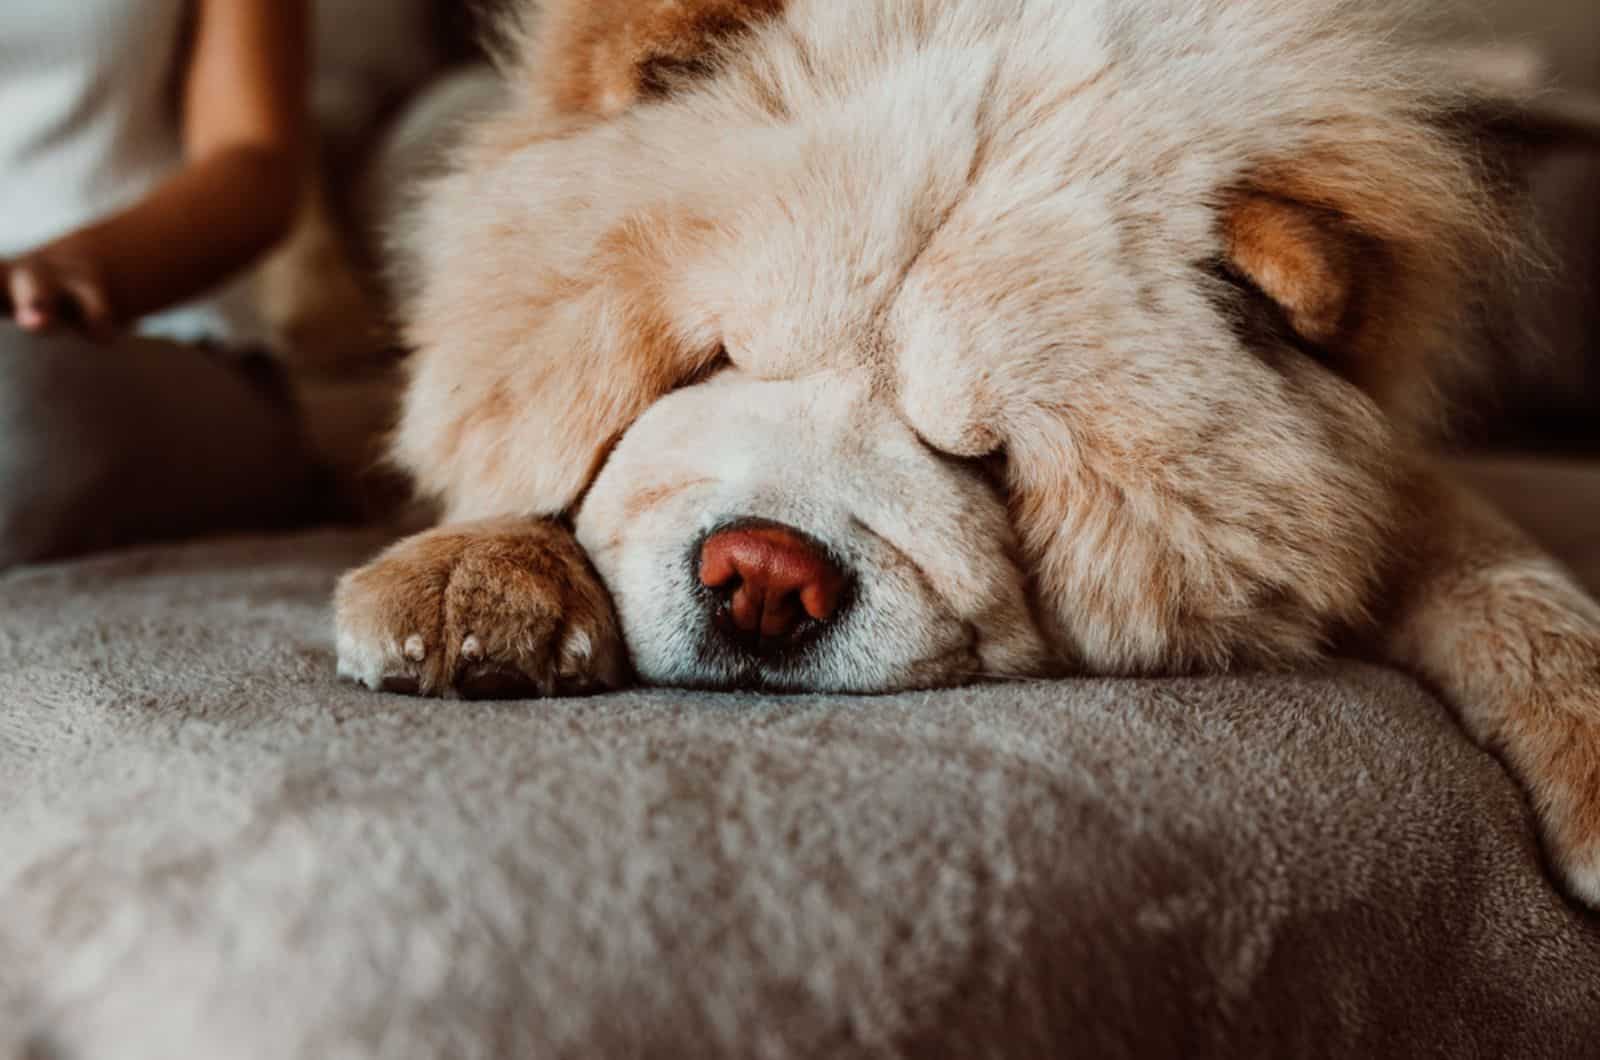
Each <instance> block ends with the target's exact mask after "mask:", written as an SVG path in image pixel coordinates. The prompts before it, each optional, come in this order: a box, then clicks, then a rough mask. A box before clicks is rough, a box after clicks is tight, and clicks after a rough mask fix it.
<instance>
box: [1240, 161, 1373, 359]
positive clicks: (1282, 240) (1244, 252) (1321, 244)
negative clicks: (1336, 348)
mask: <svg viewBox="0 0 1600 1060" xmlns="http://www.w3.org/2000/svg"><path fill="white" fill-rule="evenodd" d="M1225 235H1226V238H1227V254H1228V260H1229V261H1230V262H1231V263H1232V265H1233V267H1234V268H1236V269H1238V270H1239V272H1241V273H1243V274H1244V275H1245V276H1247V277H1249V278H1250V280H1251V281H1252V282H1253V283H1254V284H1255V285H1256V286H1257V287H1258V288H1260V290H1261V292H1262V293H1263V294H1265V295H1266V296H1267V297H1268V298H1270V299H1272V301H1273V302H1275V303H1277V305H1278V306H1279V307H1280V308H1281V309H1282V310H1283V313H1284V316H1285V317H1286V318H1287V320H1288V323H1289V326H1290V327H1292V328H1293V329H1294V331H1295V333H1296V334H1298V335H1299V336H1300V337H1301V338H1303V339H1305V340H1307V341H1309V342H1313V343H1316V344H1318V345H1327V344H1332V343H1336V342H1338V341H1339V339H1340V337H1341V333H1342V332H1343V331H1344V329H1345V327H1346V325H1347V323H1348V321H1347V317H1348V316H1349V315H1350V311H1351V309H1352V305H1353V302H1354V298H1355V294H1356V289H1357V284H1358V283H1359V282H1360V276H1359V273H1358V268H1359V263H1358V261H1357V260H1356V256H1357V254H1358V252H1359V251H1358V247H1357V245H1356V241H1355V239H1354V237H1353V236H1352V235H1351V233H1350V232H1348V231H1345V230H1344V228H1343V226H1342V225H1340V224H1339V223H1338V222H1337V221H1336V220H1334V219H1333V218H1331V217H1328V216H1326V215H1323V214H1319V213H1318V212H1317V211H1316V210H1313V209H1312V208H1310V207H1308V206H1305V205H1303V204H1301V203H1297V202H1291V201H1289V200H1287V199H1279V198H1276V197H1274V196H1271V195H1262V194H1254V193H1253V194H1246V195H1242V196H1240V198H1239V200H1238V201H1237V202H1235V203H1234V204H1233V206H1232V207H1231V208H1230V209H1229V211H1228V217H1227V223H1226V232H1225Z"/></svg>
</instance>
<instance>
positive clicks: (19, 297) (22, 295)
mask: <svg viewBox="0 0 1600 1060" xmlns="http://www.w3.org/2000/svg"><path fill="white" fill-rule="evenodd" d="M59 295H60V291H59V290H58V289H57V288H56V286H55V285H54V284H52V283H51V282H50V279H49V277H47V276H46V275H44V274H43V273H41V272H40V271H39V270H37V269H32V268H29V267H28V266H26V265H20V266H17V267H15V268H13V269H12V270H11V305H12V315H13V316H14V317H15V318H16V321H17V323H18V324H19V325H21V326H22V327H24V328H26V329H27V330H29V331H40V330H43V329H44V328H47V327H49V326H50V325H51V324H52V323H53V322H54V320H55V317H56V313H55V303H56V299H57V298H58V297H59Z"/></svg>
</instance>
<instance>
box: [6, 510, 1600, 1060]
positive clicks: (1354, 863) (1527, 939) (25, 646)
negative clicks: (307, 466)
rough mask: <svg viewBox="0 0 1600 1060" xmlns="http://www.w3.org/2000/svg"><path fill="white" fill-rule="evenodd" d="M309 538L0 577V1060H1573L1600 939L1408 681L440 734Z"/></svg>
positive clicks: (708, 699) (556, 709)
mask: <svg viewBox="0 0 1600 1060" xmlns="http://www.w3.org/2000/svg"><path fill="white" fill-rule="evenodd" d="M379 543H380V539H379V538H378V537H376V536H373V535H365V536H361V535H354V536H351V535H337V534H322V535H313V536H308V537H301V538H291V539H278V540H238V541H232V542H223V543H213V544H203V545H195V546H188V547H178V548H168V549H152V550H146V551H138V552H130V553H124V554H120V555H114V556H108V557H103V558H99V559H94V560H90V561H86V562H81V563H77V564H72V565H66V566H60V567H55V568H46V569H39V570H34V571H25V572H21V573H14V574H11V575H6V576H0V704H3V707H0V1057H4V1058H6V1060H11V1058H17V1060H21V1058H28V1060H39V1058H50V1060H78V1058H82V1060H99V1058H112V1057H115V1058H118V1060H127V1058H144V1057H149V1058H158V1057H159V1058H169V1057H202V1056H203V1057H214V1058H229V1057H241V1058H243V1057H249V1058H256V1057H260V1058H263V1060H267V1058H272V1060H279V1058H288V1057H307V1058H343V1057H349V1058H369V1057H405V1058H410V1057H418V1058H423V1057H426V1058H434V1057H438V1058H445V1057H450V1058H458V1057H465V1058H471V1057H485V1058H487V1057H497V1058H498V1057H533V1056H539V1057H567V1056H571V1057H594V1056H660V1057H677V1056H682V1057H745V1056H750V1057H802V1056H818V1057H849V1056H906V1057H928V1056H939V1055H950V1056H1041V1057H1044V1056H1062V1055H1084V1056H1096V1057H1118V1056H1176V1055H1184V1056H1218V1057H1250V1056H1262V1057H1266V1056H1276V1057H1281V1056H1317V1055H1345V1056H1377V1055H1387V1056H1398V1055H1448V1056H1453V1057H1459V1056H1518V1057H1567V1056H1571V1057H1578V1056H1592V1055H1594V1049H1595V1043H1596V1042H1597V1041H1600V921H1597V919H1596V918H1592V917H1590V916H1589V915H1588V914H1585V913H1583V912H1580V911H1578V910H1576V909H1575V908H1573V907H1571V906H1569V905H1568V904H1567V903H1565V902H1564V901H1563V900H1562V899H1561V898H1560V897H1559V896H1558V895H1556V894H1555V893H1554V892H1553V891H1552V890H1551V888H1550V885H1549V884H1548V882H1547V880H1546V877H1545V875H1544V873H1543V871H1542V869H1541V867H1540V864H1539V855H1538V851H1537V847H1536V844H1535V842H1534V839H1533V835H1532V832H1531V830H1530V824H1529V817H1528V814H1527V812H1526V810H1525V807H1524V805H1523V803H1522V801H1521V798H1520V796H1519V794H1518V792H1517V790H1516V788H1515V787H1514V786H1513V785H1512V783H1511V781H1510V780H1509V779H1508V778H1507V777H1506V775H1505V774H1504V773H1503V771H1502V770H1501V769H1500V768H1499V766H1498V765H1497V764H1496V763H1495V762H1494V761H1493V760H1492V759H1491V758H1489V757H1487V756H1486V755H1484V754H1482V753H1480V752H1478V751H1476V750H1474V749H1473V748H1472V747H1471V746H1469V745H1468V744H1467V743H1466V741H1465V740H1464V739H1463V738H1462V737H1461V736H1460V735H1459V734H1458V732H1457V731H1456V729H1455V727H1454V725H1453V723H1452V722H1451V720H1450V718H1449V717H1448V715H1447V713H1446V712H1445V710H1444V709H1443V708H1442V707H1441V706H1439V705H1438V704H1437V703H1436V702H1435V701H1434V700H1433V699H1432V698H1430V697H1429V696H1428V695H1427V694H1425V693H1424V692H1423V691H1421V690H1420V689H1418V688H1417V687H1416V686H1414V685H1413V684H1412V683H1410V682H1409V681H1408V680H1406V679H1405V678H1403V677H1401V676H1398V675H1396V674H1392V673H1388V672H1385V671H1380V670H1375V669H1367V668H1361V667H1356V666H1340V667H1336V668H1333V669H1331V670H1330V671H1329V672H1327V673H1324V674H1319V675H1307V676H1298V677H1246V678H1235V679H1224V680H1193V681H1174V682H1147V683H1130V682H1104V681H1085V682H1073V683H1064V684H1056V685H1019V686H1015V687H1011V686H1000V687H986V688H979V689H971V690H965V691H954V692H948V693H940V694H933V695H911V696H901V697H896V698H889V699H873V700H851V699H806V698H800V699H761V700H756V699H750V698H740V697H718V696H688V695H683V694H673V693H645V694H631V695H623V696H618V697H614V698H609V699H603V700H596V701H591V702H560V703H547V704H512V705H481V704H480V705H469V704H438V703H426V702H416V701H409V700H404V699H398V698H391V697H382V696H376V695H372V694H368V693H364V692H360V691H356V690H354V689H350V688H344V687H340V686H339V685H337V684H336V683H335V682H334V679H333V676H332V675H333V656H332V650H331V645H330V635H329V629H328V613H327V608H326V602H327V598H328V593H329V591H330V589H331V587H332V585H333V581H334V578H335V577H336V576H337V574H338V573H339V572H340V571H341V570H342V569H343V568H345V567H346V566H347V565H349V564H351V563H354V562H356V561H357V560H359V559H361V558H362V557H363V556H364V555H366V554H367V553H369V552H370V551H372V550H373V549H375V548H376V547H377V545H378V544H379Z"/></svg>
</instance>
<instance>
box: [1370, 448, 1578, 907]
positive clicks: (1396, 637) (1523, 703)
mask: <svg viewBox="0 0 1600 1060" xmlns="http://www.w3.org/2000/svg"><path fill="white" fill-rule="evenodd" d="M1417 497H1418V500H1419V505H1418V508H1417V510H1418V512H1419V524H1418V525H1419V526H1420V527H1422V528H1423V529H1422V530H1421V531H1420V532H1419V534H1418V535H1417V540H1416V541H1415V545H1416V552H1415V553H1414V555H1413V559H1412V561H1411V567H1410V575H1409V577H1408V578H1407V579H1406V580H1405V581H1404V583H1403V589H1402V592H1401V594H1400V597H1399V599H1398V601H1397V609H1396V610H1395V611H1394V612H1393V613H1392V615H1391V616H1390V622H1389V625H1388V628H1387V632H1386V634H1385V636H1384V642H1383V648H1384V653H1385V655H1386V656H1387V657H1388V658H1389V659H1390V660H1391V661H1393V662H1395V663H1398V664H1399V665H1401V666H1404V667H1405V668H1407V669H1409V670H1411V671H1412V672H1414V673H1416V674H1418V675H1419V676H1421V677H1422V678H1423V679H1424V680H1426V681H1428V682H1429V683H1431V684H1432V685H1433V686H1434V687H1435V688H1436V689H1437V690H1438V691H1439V692H1440V693H1441V694H1443V695H1444V697H1445V698H1446V699H1447V700H1448V701H1449V702H1450V703H1451V704H1453V705H1454V707H1455V710H1456V712H1457V714H1458V715H1459V717H1460V719H1461V722H1462V724H1463V726H1464V727H1465V728H1466V730H1467V732H1468V733H1469V734H1470V735H1471V736H1472V738H1473V739H1474V740H1476V741H1477V742H1478V743H1479V744H1480V745H1482V746H1483V747H1485V748H1486V749H1488V750H1490V751H1492V752H1493V753H1495V754H1496V755H1498V756H1499V757H1500V759H1501V760H1502V761H1503V762H1504V763H1505V764H1506V766H1507V768H1509V769H1510V771H1511V772H1512V774H1513V775H1515V776H1516V778H1517V779H1518V780H1519V781H1520V782H1521V783H1522V785H1523V787H1524V788H1525V789H1526V790H1527V792H1528V794H1529V796H1530V798H1531V800H1532V804H1533V808H1534V810H1535V813H1536V814H1537V817H1538V820H1539V826H1540V829H1541V831H1542V832H1543V838H1544V845H1545V851H1546V854H1547V856H1548V858H1549V861H1550V863H1551V866H1552V868H1553V869H1554V870H1555V872H1556V873H1557V875H1558V876H1559V877H1560V879H1561V880H1562V882H1563V883H1564V884H1565V885H1566V887H1567V888H1568V889H1569V890H1570V891H1571V893H1572V894H1573V895H1574V896H1576V897H1577V898H1579V899H1580V900H1582V901H1583V902H1585V903H1586V904H1588V905H1590V906H1594V907H1600V605H1597V604H1596V603H1595V602H1594V601H1593V600H1591V599H1590V598H1589V597H1588V596H1586V595H1585V594H1584V592H1583V590H1582V589H1580V588H1579V587H1578V586H1577V584H1576V583H1575V581H1574V580H1573V579H1572V578H1571V577H1570V576H1569V575H1568V574H1567V573H1566V572H1565V571H1564V570H1562V569H1561V567H1560V566H1559V565H1558V564H1557V563H1556V562H1555V561H1554V560H1552V559H1550V558H1549V557H1548V556H1546V555H1545V554H1543V553H1542V552H1541V551H1540V550H1539V549H1538V548H1537V547H1536V546H1534V545H1533V544H1532V542H1530V541H1529V540H1528V539H1527V538H1526V537H1525V536H1524V535H1523V534H1522V533H1521V532H1520V531H1518V530H1516V529H1514V528H1513V527H1512V526H1511V525H1510V524H1509V523H1508V522H1507V521H1506V520H1504V519H1503V518H1501V517H1500V516H1499V515H1498V514H1497V513H1496V512H1494V511H1493V510H1492V509H1491V508H1490V507H1489V506H1488V505H1487V504H1485V503H1483V502H1482V501H1479V500H1478V499H1477V498H1475V497H1473V496H1472V495H1471V494H1469V493H1468V492H1467V491H1466V490H1464V489H1462V488H1460V487H1457V486H1455V485H1453V484H1451V483H1448V482H1446V481H1445V480H1444V479H1443V478H1442V477H1434V478H1428V479H1425V480H1424V481H1423V483H1422V486H1421V488H1420V489H1419V491H1418V494H1417Z"/></svg>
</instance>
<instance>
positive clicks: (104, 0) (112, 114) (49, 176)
mask: <svg viewBox="0 0 1600 1060" xmlns="http://www.w3.org/2000/svg"><path fill="white" fill-rule="evenodd" d="M188 4H189V0H0V256H4V255H14V254H18V253H20V252H23V251H26V250H30V249H32V248H34V247H36V246H38V245H40V244H42V243H46V242H48V241H50V240H52V239H55V238H56V237H58V236H61V235H64V234H66V233H67V232H70V231H72V230H73V229H76V228H79V227H82V226H83V225H86V224H89V223H91V222H93V221H96V220H99V219H100V218H103V217H105V216H106V215H108V214H111V213H114V212H116V211H117V210H120V209H122V208H124V207H127V206H130V205H132V204H133V203H134V202H136V201H137V200H138V199H140V198H141V197H142V196H144V195H145V194H147V193H148V192H149V191H150V190H151V189H153V188H154V187H155V186H156V185H157V184H158V183H159V182H160V181H161V180H162V179H163V178H165V177H166V176H168V175H169V174H170V173H171V172H172V171H173V169H174V168H175V167H176V166H177V165H178V164H179V163H180V162H181V160H182V142H181V138H180V131H179V113H178V92H179V88H180V85H179V81H178V77H179V70H178V68H177V67H178V50H179V47H180V45H181V43H182V36H183V29H184V21H185V18H186V16H187V13H188V9H189V8H188ZM233 286H234V289H232V290H229V291H226V292H224V293H223V294H220V295H218V296H217V297H215V298H212V299H209V300H208V301H207V302H206V303H205V304H200V305H194V306H189V307H185V308H183V309H179V310H176V311H173V312H169V313H164V314H161V315H159V316H155V317H151V318H149V319H147V320H145V321H143V322H142V323H141V325H140V330H141V331H143V332H145V333H147V334H159V335H166V336H170V337H173V338H179V339H200V338H215V339H223V340H228V341H235V342H246V341H254V340H255V339H257V338H258V337H259V330H260V329H259V328H258V327H257V326H256V325H255V321H254V319H253V314H251V313H250V312H249V308H248V299H247V298H246V297H245V295H244V291H243V288H242V285H241V284H235V285H233Z"/></svg>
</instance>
